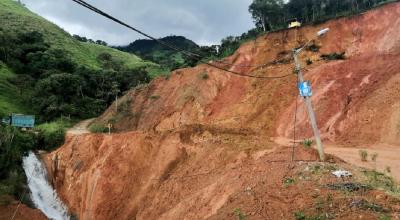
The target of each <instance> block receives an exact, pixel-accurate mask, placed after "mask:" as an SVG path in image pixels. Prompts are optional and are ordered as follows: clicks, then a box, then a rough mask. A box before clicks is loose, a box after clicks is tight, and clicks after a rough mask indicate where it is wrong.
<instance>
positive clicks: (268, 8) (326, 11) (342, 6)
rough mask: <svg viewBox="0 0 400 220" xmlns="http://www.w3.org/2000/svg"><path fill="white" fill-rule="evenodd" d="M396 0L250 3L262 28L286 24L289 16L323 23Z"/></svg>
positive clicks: (267, 0)
mask: <svg viewBox="0 0 400 220" xmlns="http://www.w3.org/2000/svg"><path fill="white" fill-rule="evenodd" d="M387 2H394V0H343V1H338V0H314V1H309V0H289V1H283V0H253V3H252V4H251V5H250V6H249V12H250V13H251V14H252V16H253V19H254V23H255V25H256V27H257V28H258V29H259V30H261V31H264V32H266V31H274V30H279V29H283V28H286V27H287V26H288V20H289V19H293V18H296V19H297V20H298V21H300V22H303V23H306V24H309V23H314V24H315V23H320V22H323V21H326V20H328V19H332V18H338V17H342V16H349V15H354V14H357V13H360V12H363V11H366V10H368V9H371V8H373V7H376V6H379V5H381V4H384V3H387Z"/></svg>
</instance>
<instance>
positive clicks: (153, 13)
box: [22, 0, 253, 45]
mask: <svg viewBox="0 0 400 220" xmlns="http://www.w3.org/2000/svg"><path fill="white" fill-rule="evenodd" d="M22 2H23V3H24V4H26V6H27V7H28V8H29V9H30V10H32V11H34V12H36V13H37V14H39V15H41V16H43V17H45V18H46V19H48V20H50V21H52V22H54V23H56V24H57V25H59V26H61V27H62V28H63V29H64V30H66V31H68V32H70V33H71V34H78V35H81V36H85V37H88V38H92V39H94V40H98V39H100V40H104V41H106V42H107V43H109V44H112V45H124V44H128V43H130V42H132V41H134V40H136V39H139V38H143V37H141V36H140V35H138V34H136V33H134V32H133V31H130V30H129V29H126V28H124V27H121V26H120V25H118V24H116V23H113V22H111V21H109V20H107V19H106V18H103V17H101V16H99V15H96V14H94V13H93V12H91V11H89V10H87V9H85V8H83V7H82V6H79V5H77V4H76V3H74V2H72V1H71V0H22ZM87 2H88V3H90V4H93V5H94V6H96V7H97V8H99V9H101V10H103V11H105V12H107V13H109V14H111V15H113V16H115V17H117V18H118V19H121V20H122V21H125V22H126V23H128V24H130V25H132V26H134V27H137V28H139V29H141V30H142V31H144V32H147V33H149V34H150V35H153V36H155V37H164V36H168V35H182V36H185V37H187V38H189V39H191V40H193V41H195V42H196V43H198V44H200V45H210V44H218V43H219V42H220V40H221V39H222V38H224V37H226V36H229V35H240V34H242V33H243V32H246V31H247V30H249V29H250V28H252V27H253V22H252V19H251V16H250V14H249V12H248V6H249V5H250V4H251V2H252V0H87Z"/></svg>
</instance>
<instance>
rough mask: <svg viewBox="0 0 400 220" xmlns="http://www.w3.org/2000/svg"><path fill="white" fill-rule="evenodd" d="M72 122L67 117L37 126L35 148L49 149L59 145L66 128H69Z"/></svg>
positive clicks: (62, 141) (61, 142)
mask: <svg viewBox="0 0 400 220" xmlns="http://www.w3.org/2000/svg"><path fill="white" fill-rule="evenodd" d="M74 122H75V121H72V120H70V119H68V118H60V119H57V120H55V121H52V122H49V123H44V124H41V125H39V126H37V127H36V128H35V131H37V132H38V136H37V146H38V147H37V149H41V150H46V151H51V150H54V149H55V148H57V147H59V146H61V145H62V144H63V143H64V137H65V133H66V131H67V129H68V128H71V127H72V126H73V125H74Z"/></svg>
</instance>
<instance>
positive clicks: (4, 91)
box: [0, 61, 31, 117]
mask: <svg viewBox="0 0 400 220" xmlns="http://www.w3.org/2000/svg"><path fill="white" fill-rule="evenodd" d="M15 78H16V75H15V74H14V73H13V72H12V71H11V70H10V69H9V68H7V66H6V65H5V64H4V63H2V62H1V61H0V117H2V116H5V115H7V114H9V113H10V112H25V113H30V112H31V111H30V110H29V108H28V106H27V99H28V98H27V96H24V95H23V94H24V93H28V94H29V92H30V91H27V92H26V91H25V92H23V91H21V90H22V89H20V88H18V87H17V86H16V85H14V84H13V83H12V80H13V79H15Z"/></svg>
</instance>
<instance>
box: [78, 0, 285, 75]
mask: <svg viewBox="0 0 400 220" xmlns="http://www.w3.org/2000/svg"><path fill="white" fill-rule="evenodd" d="M72 1H74V2H75V3H77V4H79V5H81V6H83V7H85V8H87V9H89V10H91V11H93V12H95V13H97V14H100V15H102V16H104V17H106V18H108V19H110V20H112V21H114V22H116V23H118V24H120V25H122V26H125V27H127V28H129V29H131V30H133V31H135V32H137V33H139V34H141V35H143V36H145V37H147V38H149V39H151V40H154V41H156V42H157V43H159V44H161V45H163V46H165V47H168V48H170V49H172V50H175V51H177V52H181V53H182V54H184V55H186V56H188V57H190V58H193V59H195V60H197V61H199V62H200V63H203V64H205V65H208V66H211V67H214V68H216V69H219V70H222V71H225V72H228V73H231V74H233V75H238V76H243V77H249V78H257V79H281V78H285V77H288V76H291V75H292V74H291V73H289V74H286V75H281V76H257V75H251V74H246V73H239V72H236V71H232V70H229V69H225V68H223V67H220V66H217V65H215V64H212V63H209V62H206V61H203V60H202V57H201V56H200V55H198V54H195V53H192V52H190V51H186V50H184V49H181V48H178V47H176V46H175V45H172V44H169V43H167V42H164V41H162V40H160V39H157V38H155V37H153V36H151V35H149V34H146V33H145V32H143V31H141V30H139V29H137V28H135V27H132V26H130V25H129V24H127V23H125V22H123V21H121V20H119V19H117V18H115V17H113V16H111V15H109V14H107V13H105V12H103V11H101V10H100V9H98V8H96V7H94V6H93V5H90V4H89V3H87V2H85V1H83V0H72Z"/></svg>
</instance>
